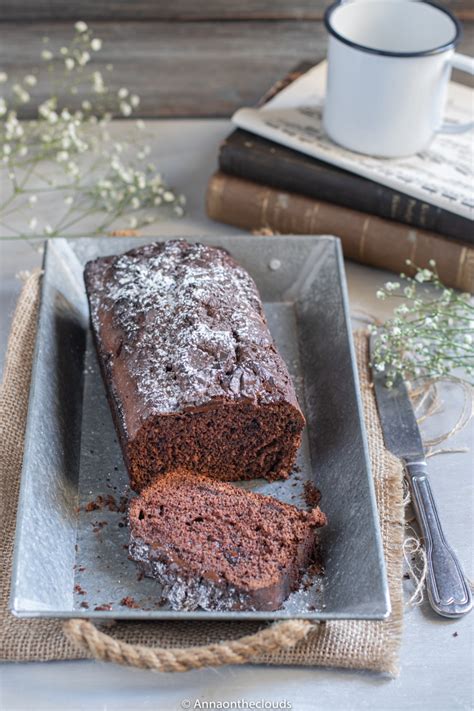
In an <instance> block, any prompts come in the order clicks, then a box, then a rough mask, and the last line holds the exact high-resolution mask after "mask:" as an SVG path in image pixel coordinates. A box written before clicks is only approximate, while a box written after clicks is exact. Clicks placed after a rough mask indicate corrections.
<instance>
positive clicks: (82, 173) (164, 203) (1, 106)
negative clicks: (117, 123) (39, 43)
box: [0, 21, 185, 236]
mask: <svg viewBox="0 0 474 711" xmlns="http://www.w3.org/2000/svg"><path fill="white" fill-rule="evenodd" d="M75 30H76V34H75V36H74V39H73V41H72V43H71V45H70V46H66V45H64V46H63V47H61V48H60V49H59V51H58V52H57V55H55V54H54V53H53V50H52V48H50V46H49V40H48V38H44V40H43V41H44V44H45V45H46V46H45V47H44V48H43V50H42V51H41V56H42V58H43V60H44V61H45V62H50V64H49V66H48V72H49V73H50V75H51V84H52V85H53V86H54V85H55V84H58V83H61V82H64V71H66V72H67V83H68V85H69V92H70V93H71V94H77V93H78V87H79V86H81V91H82V90H83V83H84V78H85V77H86V76H87V80H88V81H89V82H90V84H89V90H90V94H91V96H90V97H86V98H84V99H83V101H82V103H81V109H79V110H78V109H75V110H74V111H73V112H71V111H70V110H68V109H67V108H59V107H58V100H57V98H56V97H55V96H54V95H53V96H50V97H49V98H48V99H46V100H45V101H43V102H42V103H41V104H40V105H39V106H38V109H37V111H38V113H37V118H36V119H34V120H33V121H30V122H25V123H22V122H20V121H19V120H18V117H17V113H16V106H17V105H18V104H21V103H26V102H27V101H29V100H30V95H29V93H28V91H27V88H28V87H30V86H31V87H32V86H35V85H36V83H37V78H36V74H35V73H31V74H28V73H27V74H25V76H23V78H22V80H21V82H16V83H14V84H13V85H12V87H11V94H12V95H13V96H14V103H13V104H10V106H9V105H8V103H7V101H6V100H5V98H2V97H0V116H1V117H4V120H3V121H1V122H0V146H1V148H0V156H1V160H0V165H1V166H2V167H3V168H4V173H6V174H7V175H8V176H9V179H10V181H11V182H12V185H13V187H14V190H16V188H17V183H16V180H17V173H16V168H17V164H18V166H21V167H22V168H23V167H25V166H26V167H28V166H29V165H30V164H33V165H35V166H36V165H37V166H38V168H37V172H39V171H40V170H41V161H42V160H49V161H55V162H56V163H58V164H59V165H61V166H62V167H63V168H64V171H65V173H64V175H63V176H62V177H61V178H59V177H56V176H55V177H54V178H53V179H51V180H49V181H48V188H49V189H50V190H52V191H54V190H55V189H56V187H57V186H58V183H60V188H59V187H58V189H61V190H64V189H66V190H67V193H69V194H67V196H66V197H64V196H63V198H62V199H63V200H64V204H65V205H66V206H70V207H71V206H73V207H71V209H69V210H66V211H65V214H63V215H62V216H58V217H59V222H58V226H57V227H54V226H53V225H50V224H46V225H44V226H43V227H41V228H40V229H41V231H42V232H43V233H44V234H45V235H48V236H51V235H56V234H58V233H59V232H61V233H64V234H68V227H70V225H76V224H77V223H78V222H79V221H80V220H81V219H82V218H85V217H86V216H88V217H90V216H91V215H96V214H100V213H102V215H101V216H100V218H99V219H100V220H101V223H100V227H99V228H98V229H97V231H96V232H93V233H94V234H99V233H103V231H104V229H105V228H104V225H109V224H112V223H113V222H116V221H118V220H119V219H122V220H127V219H129V221H130V226H131V227H132V228H134V227H140V226H142V225H145V224H151V223H153V222H154V221H155V220H156V219H157V215H158V209H157V208H159V207H162V208H163V209H164V208H166V209H168V210H172V211H173V212H174V214H175V215H179V216H181V215H182V214H183V212H184V210H183V207H182V206H183V205H184V204H185V200H184V197H183V196H180V195H176V194H175V193H174V191H173V190H171V189H169V188H168V187H167V185H166V184H165V182H164V181H163V178H162V177H161V176H160V175H159V174H158V173H157V170H156V168H155V166H154V165H152V164H151V163H149V164H147V165H146V166H144V163H145V162H146V157H147V156H148V155H149V153H150V151H151V149H150V146H147V145H145V146H143V145H135V144H131V143H130V141H128V140H127V141H125V142H123V143H117V144H114V142H113V139H112V138H111V136H110V134H109V131H108V130H107V129H108V125H109V123H110V121H111V119H112V116H113V115H117V114H121V115H123V116H126V117H128V116H130V115H131V114H132V113H133V110H134V109H135V108H136V107H137V106H139V104H140V97H139V96H138V95H137V94H135V93H131V92H130V91H129V89H127V88H126V87H121V88H120V89H119V90H118V92H111V91H110V90H109V88H108V87H107V86H106V83H105V81H104V78H103V76H102V74H101V72H100V71H91V72H88V73H87V75H86V74H85V72H84V71H83V69H82V67H84V66H85V65H86V64H88V63H89V62H91V61H92V56H91V55H92V53H93V52H98V51H99V50H100V49H101V48H102V40H101V39H99V38H97V37H93V36H92V33H91V32H90V31H89V29H88V27H87V24H86V23H85V22H83V21H79V22H77V23H76V25H75ZM56 57H57V58H60V59H61V60H62V61H61V62H54V61H52V60H54V59H55V58H56ZM106 68H107V71H111V70H112V68H113V67H112V65H110V64H108V65H107V66H106ZM7 79H8V77H7V75H6V74H5V73H4V72H0V83H2V82H5V81H7ZM95 95H100V96H99V97H97V100H95V98H96V97H95ZM136 125H137V128H139V129H143V128H144V126H145V124H144V123H143V121H138V122H137V124H136ZM92 126H97V127H98V130H95V131H92V130H91V128H92ZM132 145H133V156H134V158H133V160H131V159H130V158H129V155H130V152H131V151H130V149H131V147H132ZM90 149H94V151H95V153H96V155H97V156H98V157H99V160H98V161H95V160H94V161H93V164H92V168H91V169H90V164H91V161H90V160H87V161H82V160H81V155H82V154H84V153H87V152H88V151H89V150H90ZM91 157H92V156H91ZM20 159H21V162H20ZM35 177H36V176H35ZM65 182H66V185H65V186H64V183H65ZM22 188H23V189H22V190H20V191H19V195H20V194H21V198H20V197H19V202H20V200H21V204H20V205H19V206H18V207H19V208H20V207H21V208H22V209H23V210H24V205H25V202H26V205H29V206H30V207H34V206H35V205H36V202H37V196H36V194H31V189H30V188H29V185H28V181H26V184H25V186H23V185H22ZM25 191H26V192H27V195H26V201H25V196H24V192H25ZM76 195H77V199H76ZM13 199H14V200H15V199H16V197H15V193H13ZM10 202H11V200H8V204H10ZM10 209H11V208H10V207H9V210H10ZM132 211H133V213H134V214H131V212H132ZM81 212H83V216H82V217H81ZM104 219H105V222H104ZM68 220H69V224H68ZM29 227H30V230H32V231H33V232H34V231H35V230H36V228H37V227H38V220H37V218H36V217H34V218H31V219H30V220H29ZM74 229H75V228H73V233H74Z"/></svg>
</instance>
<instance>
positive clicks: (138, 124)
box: [135, 119, 145, 131]
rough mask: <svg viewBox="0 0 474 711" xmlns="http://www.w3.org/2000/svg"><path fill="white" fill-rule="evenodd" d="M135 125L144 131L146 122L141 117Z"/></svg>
mask: <svg viewBox="0 0 474 711" xmlns="http://www.w3.org/2000/svg"><path fill="white" fill-rule="evenodd" d="M135 126H136V127H137V128H138V130H139V131H143V129H144V128H145V122H144V121H142V120H141V119H138V121H137V122H136V123H135Z"/></svg>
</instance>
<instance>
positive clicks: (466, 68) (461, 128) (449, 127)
mask: <svg viewBox="0 0 474 711" xmlns="http://www.w3.org/2000/svg"><path fill="white" fill-rule="evenodd" d="M451 66H452V67H453V69H459V70H460V71H461V72H466V73H467V74H471V76H472V75H474V58H473V57H468V56H467V54H458V53H457V52H456V53H455V54H453V57H452V59H451ZM472 128H474V121H467V122H466V123H450V122H449V121H447V122H446V123H443V124H441V126H440V127H439V129H438V132H439V133H465V132H466V131H470V130H471V129H472Z"/></svg>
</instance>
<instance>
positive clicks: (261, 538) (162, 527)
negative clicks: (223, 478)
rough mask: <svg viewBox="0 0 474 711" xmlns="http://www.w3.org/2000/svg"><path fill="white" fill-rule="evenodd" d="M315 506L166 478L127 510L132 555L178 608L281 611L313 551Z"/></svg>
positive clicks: (319, 520)
mask: <svg viewBox="0 0 474 711" xmlns="http://www.w3.org/2000/svg"><path fill="white" fill-rule="evenodd" d="M325 523H326V517H325V515H324V514H323V513H322V512H321V511H320V510H319V508H315V509H313V510H312V511H310V512H306V511H300V510H299V509H297V508H296V507H295V506H291V505H289V504H284V503H282V502H280V501H277V500H276V499H273V498H271V497H269V496H263V495H262V494H256V493H252V492H250V491H245V490H244V489H240V488H238V487H236V486H234V485H233V484H227V483H224V482H220V481H216V480H213V479H209V478H208V477H204V476H200V475H196V474H195V473H190V472H185V471H176V472H172V473H168V474H167V475H166V476H164V477H161V478H160V479H159V480H157V481H155V482H154V483H153V484H151V485H150V486H149V487H147V488H146V489H145V490H144V491H143V492H142V493H141V494H140V496H138V497H137V498H135V499H134V500H133V501H132V503H131V505H130V511H129V524H130V535H131V537H130V548H129V552H130V557H131V558H132V559H133V560H135V561H137V562H138V563H139V564H140V567H141V569H142V571H143V572H144V573H145V575H147V576H150V577H153V578H156V579H157V580H158V581H159V582H160V583H162V585H163V586H164V590H163V595H164V597H166V598H167V599H168V601H169V603H170V604H171V607H173V608H174V609H191V610H192V609H195V608H197V607H200V608H202V609H204V610H277V609H278V608H279V607H281V605H282V603H283V602H284V600H285V599H286V598H287V597H288V595H289V594H290V592H291V591H292V590H294V589H296V587H297V586H298V583H299V581H300V579H301V576H302V573H303V571H304V569H305V568H306V567H307V566H308V564H309V563H310V561H311V560H312V557H313V555H314V552H315V546H316V529H317V528H318V527H320V526H323V525H324V524H325Z"/></svg>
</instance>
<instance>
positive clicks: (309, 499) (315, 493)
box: [304, 481, 321, 509]
mask: <svg viewBox="0 0 474 711" xmlns="http://www.w3.org/2000/svg"><path fill="white" fill-rule="evenodd" d="M304 498H305V501H306V505H307V506H308V507H309V508H310V509H313V508H315V507H316V506H318V504H319V502H320V501H321V492H320V491H319V489H318V488H317V487H316V486H315V485H314V484H313V482H312V481H305V483H304Z"/></svg>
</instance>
